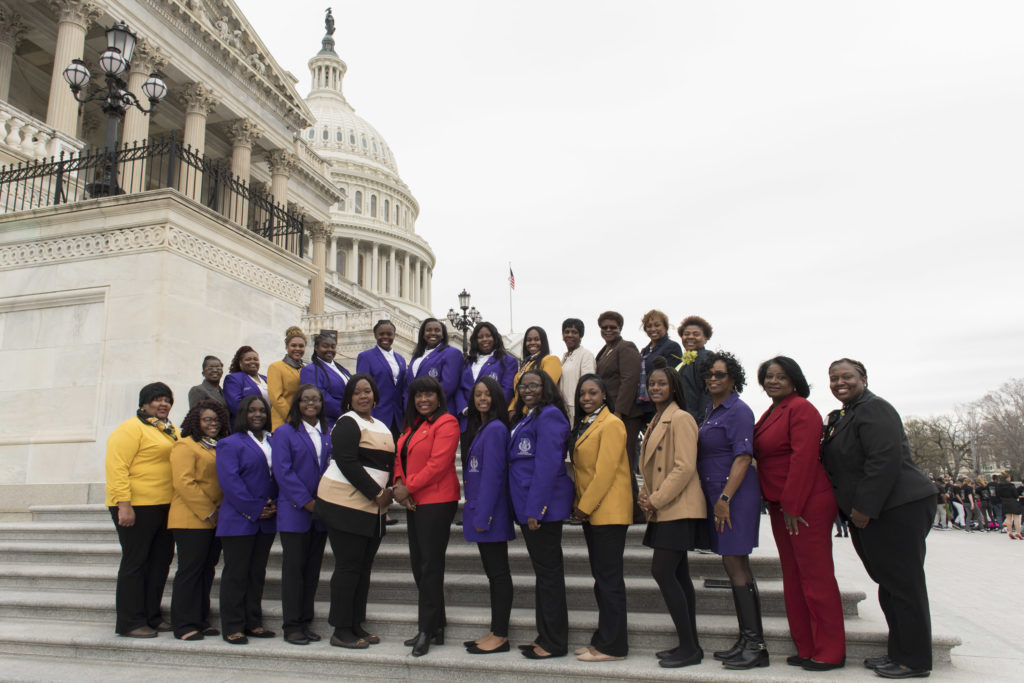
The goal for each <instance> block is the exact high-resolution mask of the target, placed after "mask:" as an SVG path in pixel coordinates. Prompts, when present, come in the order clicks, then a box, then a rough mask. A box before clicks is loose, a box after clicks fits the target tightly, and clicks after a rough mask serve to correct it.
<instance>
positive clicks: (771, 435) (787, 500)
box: [754, 393, 832, 516]
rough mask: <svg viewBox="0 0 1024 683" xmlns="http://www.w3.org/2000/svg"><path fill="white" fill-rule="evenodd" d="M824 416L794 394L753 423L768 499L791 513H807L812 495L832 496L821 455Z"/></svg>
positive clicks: (760, 474) (760, 475)
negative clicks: (808, 501) (825, 494)
mask: <svg viewBox="0 0 1024 683" xmlns="http://www.w3.org/2000/svg"><path fill="white" fill-rule="evenodd" d="M821 430H822V426H821V415H819V414H818V411H817V409H815V407H814V406H813V405H811V403H810V401H808V400H807V399H805V398H801V397H800V396H797V395H796V393H792V394H790V395H789V396H787V397H786V398H784V399H783V400H782V402H781V403H779V404H778V405H777V406H775V407H774V409H769V410H768V411H765V414H764V415H762V416H761V419H760V420H758V421H757V424H756V425H754V458H756V459H757V478H758V480H759V481H760V482H761V492H762V493H763V494H764V497H765V500H769V501H773V502H778V503H779V504H781V505H782V509H783V510H785V511H786V512H788V513H789V514H791V515H796V516H801V515H803V514H804V506H805V505H806V503H807V499H808V498H810V497H811V495H812V494H816V493H822V492H825V493H828V495H832V484H831V483H830V482H829V480H828V476H827V475H826V474H825V467H824V466H823V465H822V464H821V459H820V458H819V454H820V449H821Z"/></svg>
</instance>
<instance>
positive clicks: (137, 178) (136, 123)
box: [118, 38, 167, 192]
mask: <svg viewBox="0 0 1024 683" xmlns="http://www.w3.org/2000/svg"><path fill="white" fill-rule="evenodd" d="M165 64H167V59H166V58H165V57H164V56H163V55H162V54H161V53H160V48H158V47H157V46H156V45H154V44H153V43H151V42H149V41H148V40H146V39H145V38H139V42H138V43H136V44H135V52H134V53H132V70H131V71H129V72H128V92H131V93H134V94H135V96H136V97H138V98H140V99H142V100H145V95H143V94H142V84H143V83H144V82H145V81H146V79H147V78H149V74H150V73H152V72H154V71H158V70H160V69H162V68H164V65H165ZM143 106H147V107H148V106H149V105H148V101H146V102H144V105H143ZM148 139H149V115H147V114H143V113H142V112H141V111H139V110H138V109H137V108H135V107H130V108H129V109H128V111H127V112H125V115H124V127H123V128H122V129H121V142H122V143H123V144H126V145H128V146H129V147H131V146H132V145H133V144H139V145H141V144H142V143H143V142H144V141H145V140H148ZM118 178H120V182H121V188H122V189H123V190H124V191H125V192H142V191H143V190H145V189H146V186H145V180H146V162H145V160H142V159H140V160H138V161H129V162H127V163H123V164H121V170H120V172H119V174H118Z"/></svg>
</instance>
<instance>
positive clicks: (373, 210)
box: [370, 194, 377, 218]
mask: <svg viewBox="0 0 1024 683" xmlns="http://www.w3.org/2000/svg"><path fill="white" fill-rule="evenodd" d="M370 217H371V218H376V217H377V195H375V194H371V195H370Z"/></svg>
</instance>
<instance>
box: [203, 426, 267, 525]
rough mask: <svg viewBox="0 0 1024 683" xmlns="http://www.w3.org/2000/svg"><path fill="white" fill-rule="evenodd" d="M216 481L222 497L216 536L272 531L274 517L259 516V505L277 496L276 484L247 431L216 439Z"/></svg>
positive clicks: (260, 449)
mask: <svg viewBox="0 0 1024 683" xmlns="http://www.w3.org/2000/svg"><path fill="white" fill-rule="evenodd" d="M217 481H218V482H220V489H221V491H223V492H224V500H223V502H222V503H221V504H220V512H219V513H218V514H217V535H218V536H252V535H254V534H256V533H257V532H260V531H262V532H263V533H266V534H272V533H274V532H275V531H276V530H277V520H275V519H274V518H273V517H271V518H270V519H260V513H261V512H263V506H264V505H266V504H267V501H268V500H275V499H276V498H277V484H276V483H275V482H274V477H273V476H272V475H271V473H270V466H269V465H268V464H267V456H265V455H264V454H263V449H262V448H260V447H259V446H257V445H256V442H255V441H253V440H252V437H251V436H249V433H248V432H236V433H235V434H232V435H231V436H229V437H226V438H223V439H221V440H220V441H218V442H217Z"/></svg>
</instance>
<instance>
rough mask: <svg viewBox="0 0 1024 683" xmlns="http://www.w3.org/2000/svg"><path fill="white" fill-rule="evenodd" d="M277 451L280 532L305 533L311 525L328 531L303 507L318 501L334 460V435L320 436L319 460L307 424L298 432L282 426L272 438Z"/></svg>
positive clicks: (276, 466)
mask: <svg viewBox="0 0 1024 683" xmlns="http://www.w3.org/2000/svg"><path fill="white" fill-rule="evenodd" d="M270 443H271V445H272V446H273V449H274V457H273V458H272V459H271V465H272V469H273V471H274V480H275V481H276V482H277V488H278V496H277V530H278V531H291V532H295V533H304V532H306V531H309V527H310V525H311V524H312V525H313V526H314V528H315V529H316V530H317V531H326V530H327V527H325V526H324V524H323V522H321V521H319V520H317V521H315V522H314V521H313V514H312V513H311V512H308V511H307V510H306V509H305V508H304V507H303V506H304V505H305V504H306V503H309V502H310V501H312V500H314V499H315V498H316V489H317V487H318V486H319V485H320V477H322V476H323V474H324V472H326V471H327V465H328V463H330V461H331V433H330V431H329V430H328V431H327V432H325V433H323V434H320V457H319V458H317V456H316V447H315V446H314V445H313V439H312V438H311V437H310V434H309V432H307V431H306V427H305V425H304V424H300V425H299V428H298V429H295V428H294V427H292V426H291V425H290V424H283V425H281V426H280V427H278V428H277V431H275V432H274V436H272V437H271V438H270Z"/></svg>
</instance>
